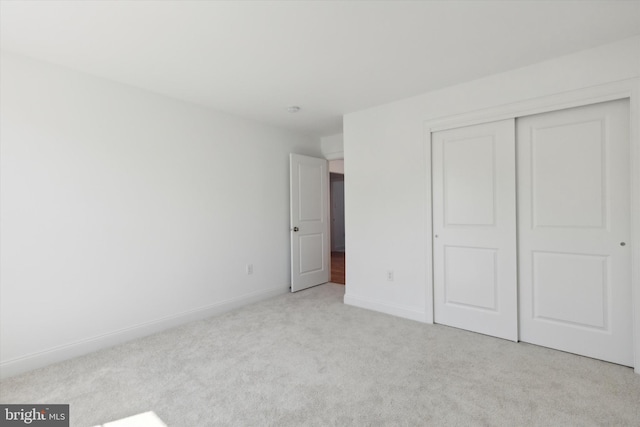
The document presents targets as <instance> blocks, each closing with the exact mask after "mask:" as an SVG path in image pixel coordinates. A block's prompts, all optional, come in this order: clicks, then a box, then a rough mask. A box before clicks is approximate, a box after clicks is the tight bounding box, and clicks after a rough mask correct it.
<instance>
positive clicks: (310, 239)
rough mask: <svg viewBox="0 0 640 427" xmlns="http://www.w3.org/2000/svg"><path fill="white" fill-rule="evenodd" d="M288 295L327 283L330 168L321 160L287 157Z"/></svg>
mask: <svg viewBox="0 0 640 427" xmlns="http://www.w3.org/2000/svg"><path fill="white" fill-rule="evenodd" d="M289 166H290V174H291V175H290V183H291V197H290V199H291V205H290V206H291V292H295V291H299V290H301V289H306V288H309V287H311V286H316V285H319V284H321V283H326V282H328V281H329V277H330V261H331V254H330V248H329V207H328V205H329V196H328V194H327V193H328V189H329V168H328V162H327V161H326V160H324V159H318V158H315V157H308V156H302V155H299V154H290V157H289Z"/></svg>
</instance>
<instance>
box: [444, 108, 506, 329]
mask: <svg viewBox="0 0 640 427" xmlns="http://www.w3.org/2000/svg"><path fill="white" fill-rule="evenodd" d="M432 138H433V139H432V150H433V152H432V154H433V155H432V160H433V167H432V173H433V206H434V209H433V229H434V239H433V251H434V252H433V261H434V320H435V321H436V322H437V323H442V324H445V325H449V326H455V327H459V328H463V329H467V330H470V331H474V332H480V333H483V334H487V335H492V336H496V337H501V338H506V339H510V340H517V281H516V280H517V272H516V264H517V263H516V223H515V221H516V200H515V199H516V197H515V161H514V159H515V129H514V120H504V121H500V122H493V123H486V124H482V125H476V126H469V127H465V128H460V129H453V130H447V131H442V132H436V133H434V134H433V135H432Z"/></svg>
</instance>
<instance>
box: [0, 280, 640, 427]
mask: <svg viewBox="0 0 640 427" xmlns="http://www.w3.org/2000/svg"><path fill="white" fill-rule="evenodd" d="M343 294H344V286H341V285H334V284H327V285H323V286H319V287H316V288H312V289H309V290H306V291H302V292H299V293H296V294H287V295H282V296H279V297H276V298H274V299H271V300H268V301H263V302H260V303H257V304H254V305H251V306H247V307H244V308H242V309H239V310H236V311H233V312H230V313H227V314H224V315H221V316H217V317H213V318H210V319H206V320H203V321H199V322H194V323H190V324H188V325H185V326H182V327H179V328H176V329H172V330H169V331H166V332H163V333H160V334H156V335H153V336H150V337H147V338H143V339H140V340H136V341H132V342H129V343H126V344H123V345H120V346H117V347H114V348H110V349H107V350H103V351H100V352H97V353H93V354H90V355H87V356H83V357H80V358H77V359H74V360H70V361H67V362H63V363H59V364H57V365H53V366H50V367H47V368H43V369H39V370H37V371H33V372H30V373H27V374H23V375H20V376H17V377H13V378H10V379H7V380H5V381H3V382H2V383H1V384H0V394H1V397H0V400H1V401H2V403H69V404H71V407H70V412H71V420H72V425H73V426H91V425H96V424H103V423H105V422H108V421H112V420H116V419H119V418H124V417H127V416H130V415H133V414H138V413H141V412H146V411H155V413H156V414H158V416H159V417H160V418H161V419H162V420H163V421H164V422H165V423H167V424H168V425H169V426H173V427H177V426H187V427H194V426H218V425H221V426H263V425H272V426H303V425H314V426H315V425H317V426H326V425H338V426H347V425H371V426H378V425H384V426H405V425H406V426H413V425H421V426H423V425H433V426H440V425H496V426H497V425H505V426H515V425H520V426H528V425H540V426H574V425H575V426H591V425H602V426H605V425H606V426H613V425H618V426H638V425H640V375H636V374H634V373H633V371H632V370H631V369H629V368H625V367H622V366H617V365H613V364H610V363H605V362H600V361H597V360H593V359H588V358H585V357H579V356H575V355H571V354H567V353H563V352H559V351H554V350H550V349H546V348H542V347H537V346H533V345H527V344H522V343H520V344H516V343H512V342H509V341H504V340H500V339H496V338H491V337H487V336H483V335H478V334H474V333H471V332H466V331H462V330H458V329H454V328H448V327H445V326H438V325H435V326H431V325H425V324H422V323H418V322H413V321H410V320H404V319H399V318H395V317H392V316H387V315H384V314H381V313H375V312H371V311H366V310H362V309H358V308H354V307H350V306H345V305H344V304H343V303H342V297H343Z"/></svg>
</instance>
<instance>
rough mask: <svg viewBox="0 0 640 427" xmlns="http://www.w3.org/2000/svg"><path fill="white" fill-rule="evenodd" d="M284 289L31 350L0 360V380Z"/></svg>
mask: <svg viewBox="0 0 640 427" xmlns="http://www.w3.org/2000/svg"><path fill="white" fill-rule="evenodd" d="M287 292H289V285H287V286H282V287H278V288H272V289H269V290H266V291H258V292H253V293H251V294H247V295H243V296H240V297H237V298H231V299H228V300H225V301H220V302H218V303H215V304H210V305H208V306H205V307H199V308H196V309H193V310H188V311H184V312H181V313H177V314H173V315H170V316H166V317H163V318H161V319H156V320H152V321H150V322H145V323H141V324H137V325H133V326H130V327H127V328H123V329H119V330H117V331H113V332H109V333H106V334H102V335H97V336H94V337H90V338H86V339H83V340H80V341H76V342H73V343H70V344H63V345H59V346H56V347H52V348H49V349H46V350H43V351H39V352H37V353H31V354H27V355H25V356H20V357H16V358H13V359H9V360H5V361H2V362H0V379H4V378H8V377H12V376H14V375H18V374H21V373H23V372H27V371H31V370H33V369H37V368H42V367H44V366H47V365H51V364H52V363H57V362H61V361H63V360H68V359H72V358H74V357H78V356H82V355H84V354H88V353H91V352H94V351H97V350H101V349H104V348H108V347H113V346H114V345H118V344H122V343H124V342H127V341H131V340H134V339H137V338H142V337H145V336H147V335H151V334H154V333H157V332H161V331H164V330H167V329H170V328H173V327H176V326H179V325H182V324H185V323H188V322H192V321H194V320H200V319H204V318H207V317H211V316H215V315H217V314H221V313H225V312H227V311H230V310H233V309H236V308H239V307H242V306H245V305H248V304H252V303H254V302H258V301H262V300H265V299H268V298H272V297H275V296H277V295H281V294H285V293H287Z"/></svg>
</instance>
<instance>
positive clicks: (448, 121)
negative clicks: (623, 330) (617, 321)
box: [423, 78, 640, 374]
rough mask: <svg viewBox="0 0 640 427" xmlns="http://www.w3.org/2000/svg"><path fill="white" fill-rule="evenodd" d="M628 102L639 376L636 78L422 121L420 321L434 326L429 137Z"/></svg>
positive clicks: (639, 85)
mask: <svg viewBox="0 0 640 427" xmlns="http://www.w3.org/2000/svg"><path fill="white" fill-rule="evenodd" d="M619 99H628V100H629V116H630V117H629V118H630V120H629V125H630V130H629V131H630V132H629V146H630V157H631V159H630V174H631V177H630V178H631V186H630V187H631V191H630V199H631V212H632V215H631V236H630V239H629V240H630V241H631V248H630V249H631V295H632V301H631V309H632V313H633V319H632V322H633V337H632V338H633V349H634V370H635V372H636V373H637V374H640V215H633V213H634V212H636V213H640V78H633V79H625V80H620V81H616V82H612V83H606V84H602V85H597V86H590V87H587V88H583V89H577V90H572V91H569V92H561V93H558V94H554V95H548V96H543V97H539V98H532V99H527V100H523V101H517V102H513V103H510V104H505V105H500V106H497V107H490V108H485V109H482V110H475V111H471V112H467V113H462V114H456V115H452V116H445V117H438V118H434V119H429V120H425V121H424V122H423V126H424V127H423V129H424V144H425V150H424V152H425V168H424V170H425V177H424V179H425V181H424V182H425V183H426V194H425V197H426V199H425V200H426V203H427V206H429V207H430V208H428V209H425V229H426V232H427V235H428V236H429V237H428V238H427V239H425V240H426V242H425V244H426V253H427V254H431V255H430V256H427V257H426V263H427V265H426V283H425V294H426V309H425V321H426V322H427V323H433V321H434V309H433V303H434V298H433V283H434V281H433V218H432V209H433V204H432V179H431V163H432V158H431V149H432V133H433V132H437V131H441V130H448V129H454V128H458V127H464V126H470V125H475V124H481V123H487V122H493V121H498V120H504V119H517V118H518V117H523V116H530V115H533V114H539V113H547V112H552V111H557V110H563V109H567V108H573V107H582V106H585V105H590V104H597V103H600V102H607V101H615V100H619Z"/></svg>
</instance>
